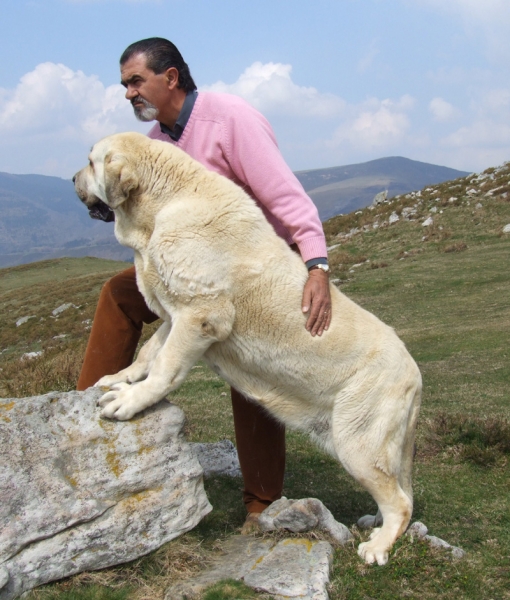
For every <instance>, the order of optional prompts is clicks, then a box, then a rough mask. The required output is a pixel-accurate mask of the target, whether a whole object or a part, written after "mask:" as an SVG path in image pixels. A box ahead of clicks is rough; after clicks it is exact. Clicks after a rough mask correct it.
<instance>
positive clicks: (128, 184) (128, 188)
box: [104, 153, 138, 208]
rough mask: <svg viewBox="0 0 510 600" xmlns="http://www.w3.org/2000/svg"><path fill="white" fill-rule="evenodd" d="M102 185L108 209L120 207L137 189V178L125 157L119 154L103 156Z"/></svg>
mask: <svg viewBox="0 0 510 600" xmlns="http://www.w3.org/2000/svg"><path fill="white" fill-rule="evenodd" d="M104 183H105V192H106V197H107V198H108V206H110V208H117V207H118V206H120V205H121V204H122V203H123V202H125V201H126V200H127V199H128V197H129V194H130V193H131V192H132V191H133V190H136V188H138V176H137V174H136V173H135V172H134V170H133V165H132V164H130V161H129V160H128V159H127V157H126V156H124V155H123V154H119V153H108V154H107V155H106V156H105V160H104Z"/></svg>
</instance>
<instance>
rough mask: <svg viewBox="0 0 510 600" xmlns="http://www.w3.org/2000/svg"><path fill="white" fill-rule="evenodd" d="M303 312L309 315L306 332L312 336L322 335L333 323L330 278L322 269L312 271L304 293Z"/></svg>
mask: <svg viewBox="0 0 510 600" xmlns="http://www.w3.org/2000/svg"><path fill="white" fill-rule="evenodd" d="M302 310H303V312H304V313H308V319H307V321H306V325H305V327H306V330H307V331H309V332H310V333H311V334H312V336H316V335H322V333H323V332H324V331H326V329H328V327H329V324H330V323H331V296H330V293H329V276H328V274H327V273H325V272H324V271H322V270H321V269H312V270H311V271H310V272H309V274H308V281H307V282H306V283H305V289H304V291H303V304H302Z"/></svg>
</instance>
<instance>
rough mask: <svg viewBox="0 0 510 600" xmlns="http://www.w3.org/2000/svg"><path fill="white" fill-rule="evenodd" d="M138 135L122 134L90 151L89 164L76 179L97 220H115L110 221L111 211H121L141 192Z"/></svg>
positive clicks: (111, 137) (75, 187) (82, 196)
mask: <svg viewBox="0 0 510 600" xmlns="http://www.w3.org/2000/svg"><path fill="white" fill-rule="evenodd" d="M138 135H140V134H118V135H111V136H109V137H107V138H104V139H102V140H101V141H100V142H98V143H97V144H95V145H94V146H93V148H92V150H91V151H90V154H89V164H88V165H87V166H86V167H85V168H84V169H82V170H81V171H78V173H76V175H75V176H74V177H73V183H74V189H75V191H76V193H77V194H78V197H79V198H80V200H81V201H82V202H83V203H84V204H85V206H87V208H88V209H89V212H90V214H91V216H92V217H93V218H96V219H101V220H113V219H108V218H106V217H107V216H108V214H109V213H110V209H111V210H115V209H116V208H118V207H119V206H120V205H121V204H122V203H123V202H125V201H126V200H127V199H128V198H129V196H130V194H132V193H133V192H134V191H136V190H137V189H138V185H139V182H138V176H137V174H136V165H135V164H133V162H134V160H135V159H136V154H137V153H136V141H137V137H138ZM140 137H142V138H145V136H141V135H140ZM130 140H131V142H132V143H131V144H130Z"/></svg>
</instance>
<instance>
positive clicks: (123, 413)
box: [98, 383, 144, 421]
mask: <svg viewBox="0 0 510 600" xmlns="http://www.w3.org/2000/svg"><path fill="white" fill-rule="evenodd" d="M98 405H99V406H103V407H104V408H103V410H102V411H101V416H102V417H106V418H108V419H117V420H118V421H128V420H129V419H131V418H132V417H134V416H135V415H136V413H137V412H140V411H141V410H142V409H143V408H144V407H143V405H140V403H139V402H137V401H136V400H135V399H134V398H133V388H132V386H130V385H128V384H127V383H117V384H115V385H114V386H113V387H112V389H111V390H110V391H109V392H107V393H106V394H104V395H103V396H101V398H100V399H99V400H98Z"/></svg>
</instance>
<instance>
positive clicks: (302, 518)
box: [259, 497, 352, 544]
mask: <svg viewBox="0 0 510 600" xmlns="http://www.w3.org/2000/svg"><path fill="white" fill-rule="evenodd" d="M259 525H260V528H261V529H262V531H273V530H275V529H287V530H288V531H292V532H293V533H302V532H304V531H310V530H311V529H322V530H323V531H326V532H327V533H329V534H330V535H331V537H332V538H333V539H334V540H335V541H336V542H338V543H339V544H346V543H347V542H348V541H349V540H351V539H352V534H351V532H350V531H349V530H348V529H347V527H346V526H345V525H343V524H342V523H339V522H338V521H335V518H334V517H333V515H332V514H331V512H330V511H329V510H328V509H327V508H326V507H325V506H324V504H323V503H322V502H321V501H320V500H318V499H317V498H303V499H301V500H288V499H287V498H285V497H282V498H280V500H277V501H276V502H273V504H271V505H270V506H268V507H267V508H266V510H264V512H263V513H262V514H261V515H260V517H259Z"/></svg>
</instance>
